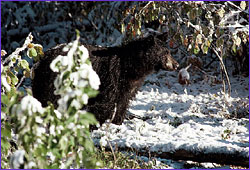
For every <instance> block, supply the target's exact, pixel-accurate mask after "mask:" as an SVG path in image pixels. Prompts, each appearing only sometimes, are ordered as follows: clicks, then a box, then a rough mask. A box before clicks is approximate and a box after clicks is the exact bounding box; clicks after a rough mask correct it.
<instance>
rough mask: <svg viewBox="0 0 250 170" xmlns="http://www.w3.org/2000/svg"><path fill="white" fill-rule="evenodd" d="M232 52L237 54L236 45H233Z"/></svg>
mask: <svg viewBox="0 0 250 170" xmlns="http://www.w3.org/2000/svg"><path fill="white" fill-rule="evenodd" d="M231 50H232V53H233V54H234V55H235V54H236V53H237V49H236V45H235V44H233V46H232V49H231Z"/></svg>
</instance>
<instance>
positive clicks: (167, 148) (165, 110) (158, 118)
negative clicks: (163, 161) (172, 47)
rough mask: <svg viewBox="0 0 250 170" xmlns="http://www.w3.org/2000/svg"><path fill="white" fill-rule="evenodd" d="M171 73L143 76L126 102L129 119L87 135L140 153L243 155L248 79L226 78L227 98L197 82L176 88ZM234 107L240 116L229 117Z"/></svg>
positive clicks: (174, 74) (208, 84)
mask: <svg viewBox="0 0 250 170" xmlns="http://www.w3.org/2000/svg"><path fill="white" fill-rule="evenodd" d="M177 74H178V73H177V72H168V71H160V72H158V73H156V74H152V75H150V76H148V77H147V78H146V80H145V83H144V85H143V86H142V87H141V89H140V91H139V92H138V93H137V95H136V98H135V99H134V100H132V101H131V103H130V108H129V109H128V115H132V119H130V120H127V119H126V120H125V121H124V123H123V124H122V125H115V124H108V123H105V124H103V125H102V126H101V127H100V128H99V129H98V130H95V131H93V132H92V137H93V140H94V142H95V144H96V145H99V144H101V145H102V146H108V141H109V142H110V143H111V145H112V146H113V147H115V146H118V147H119V148H127V147H129V148H133V149H136V150H140V151H145V152H149V151H150V152H157V153H164V152H174V151H176V150H180V149H184V150H187V151H197V152H202V153H215V152H216V153H235V152H237V153H239V154H240V155H241V156H243V157H248V155H249V148H248V146H249V120H248V108H249V104H248V101H249V94H248V77H247V78H245V77H241V76H237V77H232V76H231V77H230V81H231V86H232V94H231V97H229V96H227V95H225V94H224V93H223V92H222V89H223V86H222V84H211V82H209V81H206V80H205V79H203V80H200V81H197V82H194V81H192V83H191V84H190V85H188V86H187V85H185V86H182V85H180V84H179V83H178V76H177ZM192 79H193V80H196V79H198V76H196V75H194V76H193V77H192ZM240 108H241V109H242V110H243V116H242V115H237V114H235V113H234V111H237V112H239V110H240ZM244 109H245V110H244ZM244 111H245V112H246V113H245V114H244ZM237 112H236V113H237ZM237 116H240V117H238V118H237ZM158 159H160V158H158ZM168 165H169V166H171V165H170V164H168ZM207 166H209V165H207Z"/></svg>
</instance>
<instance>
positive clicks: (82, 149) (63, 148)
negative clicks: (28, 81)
mask: <svg viewBox="0 0 250 170" xmlns="http://www.w3.org/2000/svg"><path fill="white" fill-rule="evenodd" d="M31 41H32V35H31V34H30V35H29V36H28V37H27V39H26V41H25V43H24V45H23V47H21V48H18V49H17V50H16V51H15V52H14V53H12V54H11V55H10V56H8V57H7V58H6V59H5V61H4V62H2V63H3V65H1V66H2V67H1V73H2V74H1V80H2V81H1V85H2V88H1V92H2V95H1V97H2V100H1V102H2V103H1V105H2V108H1V123H2V124H1V130H2V134H1V143H2V144H1V150H2V152H1V156H2V164H1V165H2V168H8V167H9V166H8V163H9V160H8V159H7V157H8V156H10V155H11V154H12V152H13V151H12V150H11V149H13V147H11V145H10V141H12V140H13V139H12V138H13V136H16V138H17V141H15V142H14V143H16V144H17V146H18V151H16V152H15V153H14V154H13V155H12V156H11V162H10V163H11V164H10V165H11V168H38V167H39V168H97V167H98V166H99V165H101V164H100V162H99V161H98V160H96V158H95V153H96V148H95V147H94V144H93V142H92V140H91V138H90V132H89V126H90V125H91V124H93V125H96V124H97V121H96V119H95V117H94V116H93V115H92V114H91V113H87V112H86V111H84V110H80V109H81V108H82V107H83V105H85V104H87V102H88V99H89V97H93V96H95V95H96V94H97V90H98V88H99V84H100V80H99V77H98V76H97V74H96V73H95V72H94V71H93V69H92V66H91V63H90V60H89V59H88V50H87V49H86V48H85V47H84V46H79V32H78V34H77V39H76V40H75V41H74V42H73V43H70V44H68V45H67V46H66V47H65V48H68V49H70V50H69V52H68V54H67V56H58V57H57V58H56V59H55V60H54V61H53V62H52V63H51V65H50V66H51V69H52V70H53V71H55V72H59V74H58V76H57V78H56V80H55V87H56V92H55V93H56V94H58V95H60V96H61V98H60V99H59V101H58V104H59V105H58V107H57V108H54V106H53V105H52V104H51V103H50V104H49V106H48V107H46V108H43V107H42V106H41V103H40V102H39V101H38V100H36V99H35V98H33V97H32V94H31V92H30V90H28V89H27V94H26V95H25V93H24V92H20V91H17V87H19V85H20V84H21V81H22V80H23V79H24V78H25V77H30V75H32V69H30V68H29V64H28V62H27V61H26V60H23V59H21V56H19V53H20V52H21V51H23V50H25V49H27V48H28V51H27V55H28V56H29V57H30V58H34V59H35V60H37V61H38V60H39V58H40V57H43V52H42V47H41V46H40V45H38V44H32V43H31ZM66 50H67V49H66ZM1 52H2V51H1ZM3 54H4V51H3ZM7 63H8V64H7ZM17 70H19V71H20V70H21V71H22V72H23V73H24V77H22V78H21V79H20V80H19V79H18V78H17V76H16V75H17ZM83 73H85V74H83ZM90 77H91V78H90ZM44 81H46V80H44ZM41 93H42V92H41Z"/></svg>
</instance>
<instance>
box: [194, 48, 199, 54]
mask: <svg viewBox="0 0 250 170" xmlns="http://www.w3.org/2000/svg"><path fill="white" fill-rule="evenodd" d="M199 52H200V48H199V47H198V46H196V47H195V48H194V54H198V53H199Z"/></svg>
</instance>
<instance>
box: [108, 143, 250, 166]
mask: <svg viewBox="0 0 250 170" xmlns="http://www.w3.org/2000/svg"><path fill="white" fill-rule="evenodd" d="M105 149H106V150H110V148H109V147H105ZM119 151H126V152H136V153H137V155H139V156H149V155H151V157H157V158H162V159H172V160H176V161H178V160H191V161H194V162H200V163H204V162H211V163H218V164H221V165H236V166H242V167H246V168H248V167H249V157H244V156H242V154H240V152H235V153H218V152H213V153H204V152H197V151H195V150H194V151H188V150H184V149H178V150H175V151H174V152H159V151H158V152H152V151H149V150H148V149H140V150H138V149H135V148H128V147H125V148H124V147H123V148H119Z"/></svg>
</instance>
